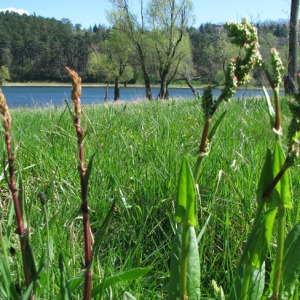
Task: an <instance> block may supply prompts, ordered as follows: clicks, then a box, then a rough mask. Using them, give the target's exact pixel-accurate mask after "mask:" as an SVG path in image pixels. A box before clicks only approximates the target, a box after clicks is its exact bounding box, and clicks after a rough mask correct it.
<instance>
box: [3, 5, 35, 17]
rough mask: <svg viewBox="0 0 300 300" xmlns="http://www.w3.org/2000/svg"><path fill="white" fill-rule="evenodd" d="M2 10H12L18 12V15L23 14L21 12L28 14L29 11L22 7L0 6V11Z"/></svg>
mask: <svg viewBox="0 0 300 300" xmlns="http://www.w3.org/2000/svg"><path fill="white" fill-rule="evenodd" d="M2 11H4V12H5V11H12V12H16V13H18V14H19V15H23V14H26V15H29V12H28V11H26V10H24V9H22V8H14V7H7V8H0V12H2Z"/></svg>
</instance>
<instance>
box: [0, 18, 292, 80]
mask: <svg viewBox="0 0 300 300" xmlns="http://www.w3.org/2000/svg"><path fill="white" fill-rule="evenodd" d="M99 21H100V22H101V20H99ZM255 26H256V27H257V28H258V32H259V38H260V46H261V52H262V53H264V52H265V53H268V51H269V48H270V47H276V48H277V50H278V51H279V52H280V54H281V57H282V59H283V61H284V62H286V61H287V43H288V39H287V37H288V23H287V22H281V23H279V22H273V21H267V22H261V23H257V24H255ZM147 34H148V35H149V36H150V35H151V34H152V35H154V29H152V31H151V32H147ZM185 37H186V41H185V45H186V48H185V49H184V50H185V52H186V53H191V56H190V58H191V62H186V63H185V65H184V67H182V69H184V70H185V74H186V73H188V77H189V79H193V80H195V84H208V83H209V84H213V85H221V84H222V83H223V80H224V72H223V70H224V65H225V64H226V63H227V61H228V59H230V58H231V57H232V54H233V52H234V51H236V49H234V46H232V44H230V41H229V39H228V37H227V35H226V32H225V30H224V29H223V26H222V25H220V24H211V23H206V24H201V26H199V27H198V28H195V27H193V26H190V27H188V28H186V35H185ZM113 40H115V41H114V42H111V41H113ZM124 44H126V37H124V35H123V36H121V35H120V34H119V35H116V34H114V30H112V27H107V26H105V25H101V24H98V25H97V24H94V25H93V26H92V25H91V26H90V28H88V29H82V28H81V25H80V24H75V25H74V24H72V23H71V21H70V20H69V19H62V20H56V19H54V18H44V17H41V16H36V15H29V16H28V15H25V14H24V15H19V14H17V13H13V12H1V13H0V67H6V68H7V70H8V71H9V74H10V76H9V79H10V80H11V81H12V82H28V81H39V82H41V81H55V82H66V81H68V80H69V79H68V76H67V74H66V72H65V66H69V67H70V68H73V69H75V70H77V71H78V73H79V74H80V75H81V76H82V79H83V82H86V83H88V82H99V83H108V82H109V81H112V82H113V80H114V79H113V76H110V77H109V76H107V74H108V73H109V72H110V70H111V68H110V65H113V62H112V60H110V61H108V62H103V60H102V61H101V60H100V64H101V65H102V72H101V71H100V72H99V70H98V69H97V68H96V70H95V61H96V60H97V59H99V58H100V57H104V56H105V55H106V57H107V56H108V57H111V56H112V55H115V56H116V55H118V53H116V52H117V51H121V50H120V49H122V48H123V45H124ZM154 48H155V47H153V48H151V47H148V49H150V52H151V49H152V52H153V53H150V54H148V55H149V56H148V57H151V59H149V58H148V62H151V64H152V65H150V66H148V69H149V70H150V78H149V80H150V82H151V84H158V83H159V66H158V63H156V57H157V55H156V54H155V53H154V50H153V49H154ZM111 49H114V50H113V51H114V53H112V50H111ZM118 49H119V50H118ZM128 53H130V55H128V57H127V58H126V63H124V68H125V67H126V69H127V72H123V73H122V74H121V75H122V76H120V78H119V79H120V83H123V84H126V83H131V84H138V83H142V82H143V79H142V77H143V74H142V72H141V66H140V64H139V63H138V62H137V61H136V60H135V59H134V57H135V49H134V48H131V49H129V52H128ZM188 57H189V56H188ZM122 59H123V60H124V58H123V57H122ZM157 59H158V58H157ZM104 65H105V67H104ZM100 68H101V67H100ZM187 69H188V70H187ZM184 77H186V75H183V73H182V72H181V71H180V68H177V69H176V70H175V71H174V73H173V75H172V77H171V79H170V82H171V81H172V83H176V82H179V83H180V84H181V83H182V79H184ZM185 79H186V78H185ZM262 80H263V77H262V75H261V74H260V72H259V71H257V72H255V73H254V74H253V80H252V82H251V83H252V84H261V83H262Z"/></svg>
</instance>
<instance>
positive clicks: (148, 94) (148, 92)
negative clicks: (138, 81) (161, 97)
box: [138, 48, 153, 100]
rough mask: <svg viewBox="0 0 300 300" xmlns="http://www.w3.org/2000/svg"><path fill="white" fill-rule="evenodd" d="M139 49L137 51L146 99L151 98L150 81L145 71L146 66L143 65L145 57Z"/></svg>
mask: <svg viewBox="0 0 300 300" xmlns="http://www.w3.org/2000/svg"><path fill="white" fill-rule="evenodd" d="M139 50H140V51H138V53H139V55H140V62H141V67H142V68H141V69H142V73H143V78H144V85H145V93H146V99H148V100H152V99H153V98H152V92H151V82H150V76H149V74H148V72H147V68H146V65H145V60H144V59H145V58H144V55H143V52H142V50H141V48H139Z"/></svg>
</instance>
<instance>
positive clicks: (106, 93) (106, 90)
mask: <svg viewBox="0 0 300 300" xmlns="http://www.w3.org/2000/svg"><path fill="white" fill-rule="evenodd" d="M108 87H109V82H107V85H106V88H105V97H104V102H107V97H108Z"/></svg>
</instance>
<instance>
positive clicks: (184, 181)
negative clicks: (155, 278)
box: [169, 19, 300, 300]
mask: <svg viewBox="0 0 300 300" xmlns="http://www.w3.org/2000/svg"><path fill="white" fill-rule="evenodd" d="M224 28H225V29H227V31H228V36H229V37H230V38H231V42H232V43H233V44H234V45H236V46H238V47H240V49H241V52H240V55H239V56H238V57H237V58H235V59H232V60H231V62H230V63H229V64H228V66H227V70H226V76H225V78H226V79H225V87H224V89H223V90H222V92H221V95H220V96H219V97H218V98H217V99H214V98H213V95H212V89H211V87H207V88H206V89H205V91H204V93H203V97H202V99H201V100H202V108H203V113H204V127H203V131H202V137H201V142H200V147H199V151H198V155H197V159H196V162H195V166H194V172H193V176H192V175H191V174H192V173H191V171H190V169H189V166H188V163H187V161H186V159H184V160H183V163H182V168H181V172H180V179H179V186H178V196H177V202H176V209H175V220H176V222H177V223H178V225H177V231H176V236H175V239H174V245H173V253H172V262H171V276H170V285H169V299H170V300H171V299H180V300H185V299H200V286H201V282H200V265H201V263H200V262H201V258H200V257H199V250H198V242H200V238H198V239H197V237H196V234H195V228H196V227H197V209H196V207H197V200H196V195H197V193H196V191H200V194H201V186H199V185H198V182H199V179H200V176H205V174H204V173H203V172H202V165H203V163H204V158H207V157H208V156H209V152H210V148H211V141H212V139H213V136H214V134H215V133H216V131H217V128H218V126H220V124H221V123H222V120H223V118H224V117H225V114H226V112H225V113H223V114H221V116H220V117H219V118H218V119H217V120H216V121H215V124H214V126H212V117H213V115H214V114H215V112H216V110H217V109H218V107H219V106H220V104H221V103H222V102H226V101H229V100H230V99H231V97H232V96H233V94H234V93H235V91H236V89H237V87H238V86H241V85H243V84H245V83H247V82H248V81H249V79H250V73H251V71H252V70H253V68H254V66H256V67H258V68H260V69H262V70H263V71H264V72H265V74H266V76H267V78H268V80H269V83H270V86H271V88H272V91H273V96H274V101H275V109H274V108H273V105H272V103H271V100H270V97H269V95H268V93H266V94H265V95H266V99H267V102H268V107H269V114H270V123H271V126H272V128H273V131H274V134H275V136H276V138H275V142H274V149H271V150H270V149H267V153H266V158H265V164H264V167H263V169H262V172H261V179H260V182H259V184H258V188H257V205H256V206H257V211H256V215H255V219H254V221H253V225H252V226H253V229H252V231H251V233H250V235H249V237H248V239H247V242H246V246H245V248H244V250H243V255H242V257H241V260H240V263H239V265H238V267H237V272H236V275H235V280H234V283H233V285H232V288H231V291H230V293H229V295H228V298H229V299H233V300H234V299H243V300H248V299H263V298H266V299H267V298H269V297H271V299H290V298H291V297H292V296H293V294H294V289H295V285H296V282H297V278H298V274H299V273H300V258H299V255H297V254H296V249H298V250H299V242H300V231H299V228H300V225H299V224H300V223H299V224H297V225H296V226H295V227H294V228H293V229H292V230H290V232H289V233H288V235H287V237H286V229H287V228H286V209H291V208H292V191H291V186H290V179H289V173H288V169H289V168H290V167H291V166H293V165H295V161H296V160H297V158H298V156H299V138H300V127H299V124H300V120H299V118H300V110H299V107H300V102H299V101H300V99H299V98H300V96H299V94H297V95H296V99H295V100H290V108H291V112H292V115H293V118H292V121H291V124H290V127H289V130H288V134H287V141H288V152H287V154H286V157H285V155H284V148H283V146H282V141H281V140H282V134H283V133H282V129H281V109H280V93H279V88H280V83H281V81H282V76H283V74H284V71H285V68H284V67H283V65H282V62H281V60H280V57H279V55H278V53H277V51H276V50H275V49H271V51H270V66H269V65H268V64H266V62H265V61H263V59H262V57H261V55H260V52H259V43H258V37H257V30H256V28H255V27H254V26H252V25H251V24H249V23H248V22H247V20H246V19H243V21H242V23H241V24H239V23H236V22H229V23H226V24H225V25H224ZM298 78H300V77H298ZM299 84H300V79H299ZM299 88H300V85H299ZM207 159H209V158H207ZM276 216H277V220H276ZM275 222H277V230H276V234H275V237H274V236H273V225H274V223H275ZM203 229H205V228H203ZM199 236H200V235H199ZM274 238H275V239H276V243H277V249H276V255H275V257H274V258H273V259H274V262H273V264H272V270H271V274H270V278H269V281H267V280H266V277H267V274H266V267H265V264H266V259H267V256H268V253H269V250H270V245H271V242H273V243H274V241H273V239H274ZM191 248H195V249H191ZM214 286H217V287H218V285H217V283H216V282H214ZM218 289H219V287H218ZM221 291H222V293H221V294H223V290H222V289H221ZM223 295H224V294H223Z"/></svg>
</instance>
